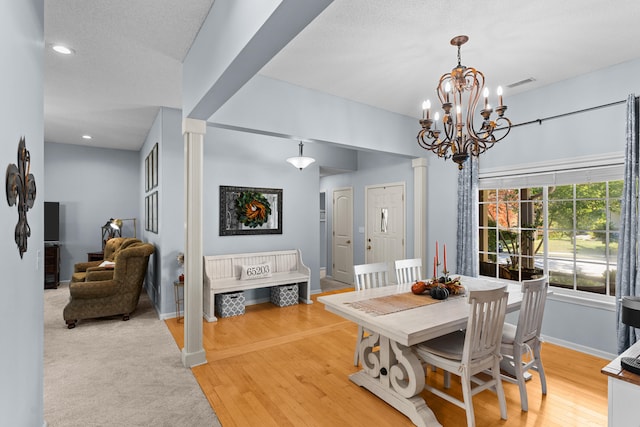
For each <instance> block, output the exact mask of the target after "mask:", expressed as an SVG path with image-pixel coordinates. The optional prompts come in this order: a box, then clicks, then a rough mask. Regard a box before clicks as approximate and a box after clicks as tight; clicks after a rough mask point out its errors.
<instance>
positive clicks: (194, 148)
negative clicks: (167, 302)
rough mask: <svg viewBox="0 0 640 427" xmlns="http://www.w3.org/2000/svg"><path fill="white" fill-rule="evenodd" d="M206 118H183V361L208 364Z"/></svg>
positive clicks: (184, 363)
mask: <svg viewBox="0 0 640 427" xmlns="http://www.w3.org/2000/svg"><path fill="white" fill-rule="evenodd" d="M206 130H207V123H206V122H205V121H204V120H194V119H188V118H187V119H183V121H182V135H183V137H184V160H185V164H184V173H185V175H184V206H185V215H184V231H185V233H184V235H185V244H184V248H185V251H184V273H185V274H184V348H183V349H182V364H183V365H184V366H185V367H187V368H190V367H193V366H197V365H203V364H205V363H207V357H206V353H205V351H204V348H203V347H202V279H203V275H202V179H203V175H202V169H203V168H202V163H203V161H202V158H203V146H204V134H205V133H206Z"/></svg>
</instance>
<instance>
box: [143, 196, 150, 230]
mask: <svg viewBox="0 0 640 427" xmlns="http://www.w3.org/2000/svg"><path fill="white" fill-rule="evenodd" d="M150 215H151V196H149V195H148V196H146V197H145V198H144V229H145V230H146V231H149V230H151V221H150V219H151V217H150Z"/></svg>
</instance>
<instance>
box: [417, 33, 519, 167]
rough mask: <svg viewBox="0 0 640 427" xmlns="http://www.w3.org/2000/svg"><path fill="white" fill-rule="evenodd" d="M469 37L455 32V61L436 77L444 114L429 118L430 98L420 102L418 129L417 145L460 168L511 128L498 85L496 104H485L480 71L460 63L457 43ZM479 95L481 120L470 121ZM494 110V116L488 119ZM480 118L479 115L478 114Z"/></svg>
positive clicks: (484, 89)
mask: <svg viewBox="0 0 640 427" xmlns="http://www.w3.org/2000/svg"><path fill="white" fill-rule="evenodd" d="M468 40H469V37H467V36H456V37H454V38H453V39H451V44H452V45H453V46H457V47H458V65H457V66H456V67H455V68H454V69H452V70H451V72H450V73H446V74H444V75H443V76H442V77H440V82H439V83H438V87H437V88H436V93H437V94H438V98H439V99H440V103H441V104H442V110H443V112H444V115H443V117H442V121H441V122H440V123H439V118H440V115H439V113H438V112H436V113H435V115H434V117H433V118H431V102H430V101H429V100H427V101H425V102H424V103H423V104H422V119H421V120H420V126H422V130H420V132H419V133H418V137H417V138H418V145H420V147H422V148H424V149H425V150H429V151H432V152H434V153H435V154H437V155H438V157H442V158H443V159H445V160H447V159H452V160H453V161H454V162H456V163H457V164H458V169H462V166H463V164H464V162H465V161H466V160H467V159H468V158H469V156H476V157H477V156H479V155H480V154H482V153H484V152H485V151H487V150H488V149H489V148H491V147H493V145H494V144H495V143H496V142H498V141H500V140H502V139H503V138H504V137H505V136H507V134H509V131H510V130H511V121H510V120H509V119H508V118H506V117H505V116H504V113H505V111H507V106H506V105H504V104H503V103H502V88H501V87H498V91H497V95H498V106H497V107H496V108H495V109H493V108H491V105H490V104H489V90H488V89H487V88H485V87H484V74H483V73H482V72H481V71H479V70H476V69H475V68H472V67H466V66H464V65H462V64H461V59H460V46H462V45H463V44H465V43H466V42H467V41H468ZM480 95H483V96H484V105H483V108H482V110H480V116H481V120H480V121H481V124H480V126H479V127H477V126H476V123H475V122H474V117H475V116H476V109H477V107H478V101H479V100H480ZM493 112H495V113H496V114H497V117H496V118H495V120H492V118H491V115H492V113H493ZM478 119H480V117H478Z"/></svg>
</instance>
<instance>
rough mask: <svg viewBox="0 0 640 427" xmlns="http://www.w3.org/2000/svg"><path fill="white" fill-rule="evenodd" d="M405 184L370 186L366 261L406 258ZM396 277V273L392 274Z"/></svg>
mask: <svg viewBox="0 0 640 427" xmlns="http://www.w3.org/2000/svg"><path fill="white" fill-rule="evenodd" d="M404 193H405V185H404V183H399V184H386V185H376V186H369V187H367V188H366V191H365V199H366V201H365V203H366V206H367V209H366V214H365V225H366V226H365V227H366V233H367V234H366V235H365V260H366V262H367V263H374V262H388V263H389V268H392V267H391V266H392V265H393V262H394V261H395V260H397V259H404V258H405V245H404V242H405V201H404ZM389 277H390V278H392V279H393V280H395V274H389Z"/></svg>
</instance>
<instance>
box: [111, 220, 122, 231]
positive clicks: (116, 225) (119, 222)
mask: <svg viewBox="0 0 640 427" xmlns="http://www.w3.org/2000/svg"><path fill="white" fill-rule="evenodd" d="M110 225H111V228H113V229H116V230H120V229H122V220H121V219H112V220H111V224H110Z"/></svg>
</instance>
